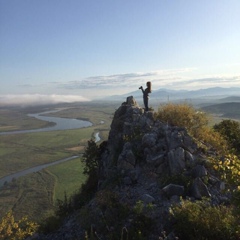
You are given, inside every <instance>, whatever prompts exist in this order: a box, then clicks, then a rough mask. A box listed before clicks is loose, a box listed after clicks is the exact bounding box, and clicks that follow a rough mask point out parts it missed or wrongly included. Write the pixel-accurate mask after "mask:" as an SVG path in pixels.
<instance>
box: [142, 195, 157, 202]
mask: <svg viewBox="0 0 240 240" xmlns="http://www.w3.org/2000/svg"><path fill="white" fill-rule="evenodd" d="M140 199H141V200H142V201H143V202H144V203H145V204H149V203H154V202H155V198H154V197H152V196H151V195H149V194H144V195H142V196H141V198H140Z"/></svg>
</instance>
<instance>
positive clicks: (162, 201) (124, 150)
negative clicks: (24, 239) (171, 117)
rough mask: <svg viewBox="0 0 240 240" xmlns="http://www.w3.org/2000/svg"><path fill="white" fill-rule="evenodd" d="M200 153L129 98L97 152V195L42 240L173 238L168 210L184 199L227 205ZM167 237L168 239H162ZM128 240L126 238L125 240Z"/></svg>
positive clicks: (179, 132) (182, 131)
mask: <svg viewBox="0 0 240 240" xmlns="http://www.w3.org/2000/svg"><path fill="white" fill-rule="evenodd" d="M214 154H216V153H215V152H214V151H213V150H212V149H210V148H208V150H205V151H203V150H202V148H199V147H198V144H197V143H196V142H195V141H194V140H193V138H192V137H191V136H189V135H188V132H187V131H186V129H185V128H180V127H178V126H169V125H168V124H167V123H165V122H162V121H161V120H160V119H158V120H156V119H155V117H154V112H153V111H148V112H145V111H144V109H143V108H141V107H139V106H138V104H137V102H136V101H135V99H134V98H133V97H132V96H130V97H128V98H127V99H126V102H123V103H122V105H121V106H120V107H119V108H118V109H117V110H116V112H115V114H114V118H113V121H112V124H111V130H110V132H109V137H108V140H107V142H105V143H104V147H103V149H102V151H101V160H100V167H99V180H98V190H97V192H96V194H95V195H94V197H93V198H92V200H91V201H89V203H88V204H86V206H84V207H83V208H81V209H80V210H79V211H78V212H75V214H74V215H73V216H71V217H70V218H69V219H68V220H67V219H66V223H65V224H64V225H63V226H62V228H61V229H59V231H58V232H57V233H54V234H52V235H51V236H45V237H46V238H45V239H87V236H86V235H84V234H86V231H87V228H89V227H90V228H91V231H90V232H89V233H88V236H89V238H90V235H91V234H93V235H94V237H95V238H94V239H128V238H127V236H128V235H129V236H130V234H131V231H135V232H138V234H139V236H140V235H141V236H143V238H140V237H139V238H138V237H137V235H136V234H137V233H135V235H134V234H132V235H131V236H134V237H133V238H132V239H161V238H160V237H162V239H176V236H175V235H174V233H173V232H172V229H171V225H172V224H173V223H172V222H171V217H170V215H171V206H172V205H173V204H181V201H182V199H188V200H190V201H196V200H200V199H203V198H207V199H209V200H210V202H211V203H212V204H214V205H220V204H222V203H226V202H228V201H229V199H228V196H227V195H224V194H223V193H222V192H223V191H222V190H223V189H224V183H223V182H222V181H221V180H220V179H219V178H218V177H217V176H216V174H214V172H213V170H211V169H210V168H208V157H209V156H212V155H214ZM163 237H166V238H163ZM129 239H130V238H129Z"/></svg>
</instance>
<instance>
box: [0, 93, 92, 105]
mask: <svg viewBox="0 0 240 240" xmlns="http://www.w3.org/2000/svg"><path fill="white" fill-rule="evenodd" d="M83 101H89V99H87V98H84V97H82V96H77V95H57V94H52V95H43V94H23V95H0V106H11V105H21V106H28V105H31V106H32V105H34V106H36V105H45V104H56V103H71V102H83Z"/></svg>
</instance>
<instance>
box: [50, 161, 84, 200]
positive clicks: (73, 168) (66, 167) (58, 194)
mask: <svg viewBox="0 0 240 240" xmlns="http://www.w3.org/2000/svg"><path fill="white" fill-rule="evenodd" d="M47 171H48V172H50V173H51V174H52V175H53V176H54V178H55V189H54V193H55V194H54V198H53V199H54V202H56V200H57V199H63V198H64V193H65V192H66V194H67V196H70V195H72V194H73V193H74V192H75V191H76V190H78V189H79V187H80V186H81V184H82V183H84V182H85V180H86V175H84V174H83V163H82V162H81V160H80V158H77V159H74V160H71V161H67V162H64V163H61V164H57V165H54V166H51V167H49V168H47Z"/></svg>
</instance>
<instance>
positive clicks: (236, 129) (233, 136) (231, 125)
mask: <svg viewBox="0 0 240 240" xmlns="http://www.w3.org/2000/svg"><path fill="white" fill-rule="evenodd" d="M213 129H214V130H215V131H216V132H219V133H220V134H221V135H222V136H223V137H224V138H225V139H226V140H227V142H228V144H229V146H230V148H232V150H233V151H234V152H235V153H236V154H240V123H239V122H237V121H234V120H229V119H228V120H222V121H221V122H220V123H218V124H215V125H214V126H213Z"/></svg>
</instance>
